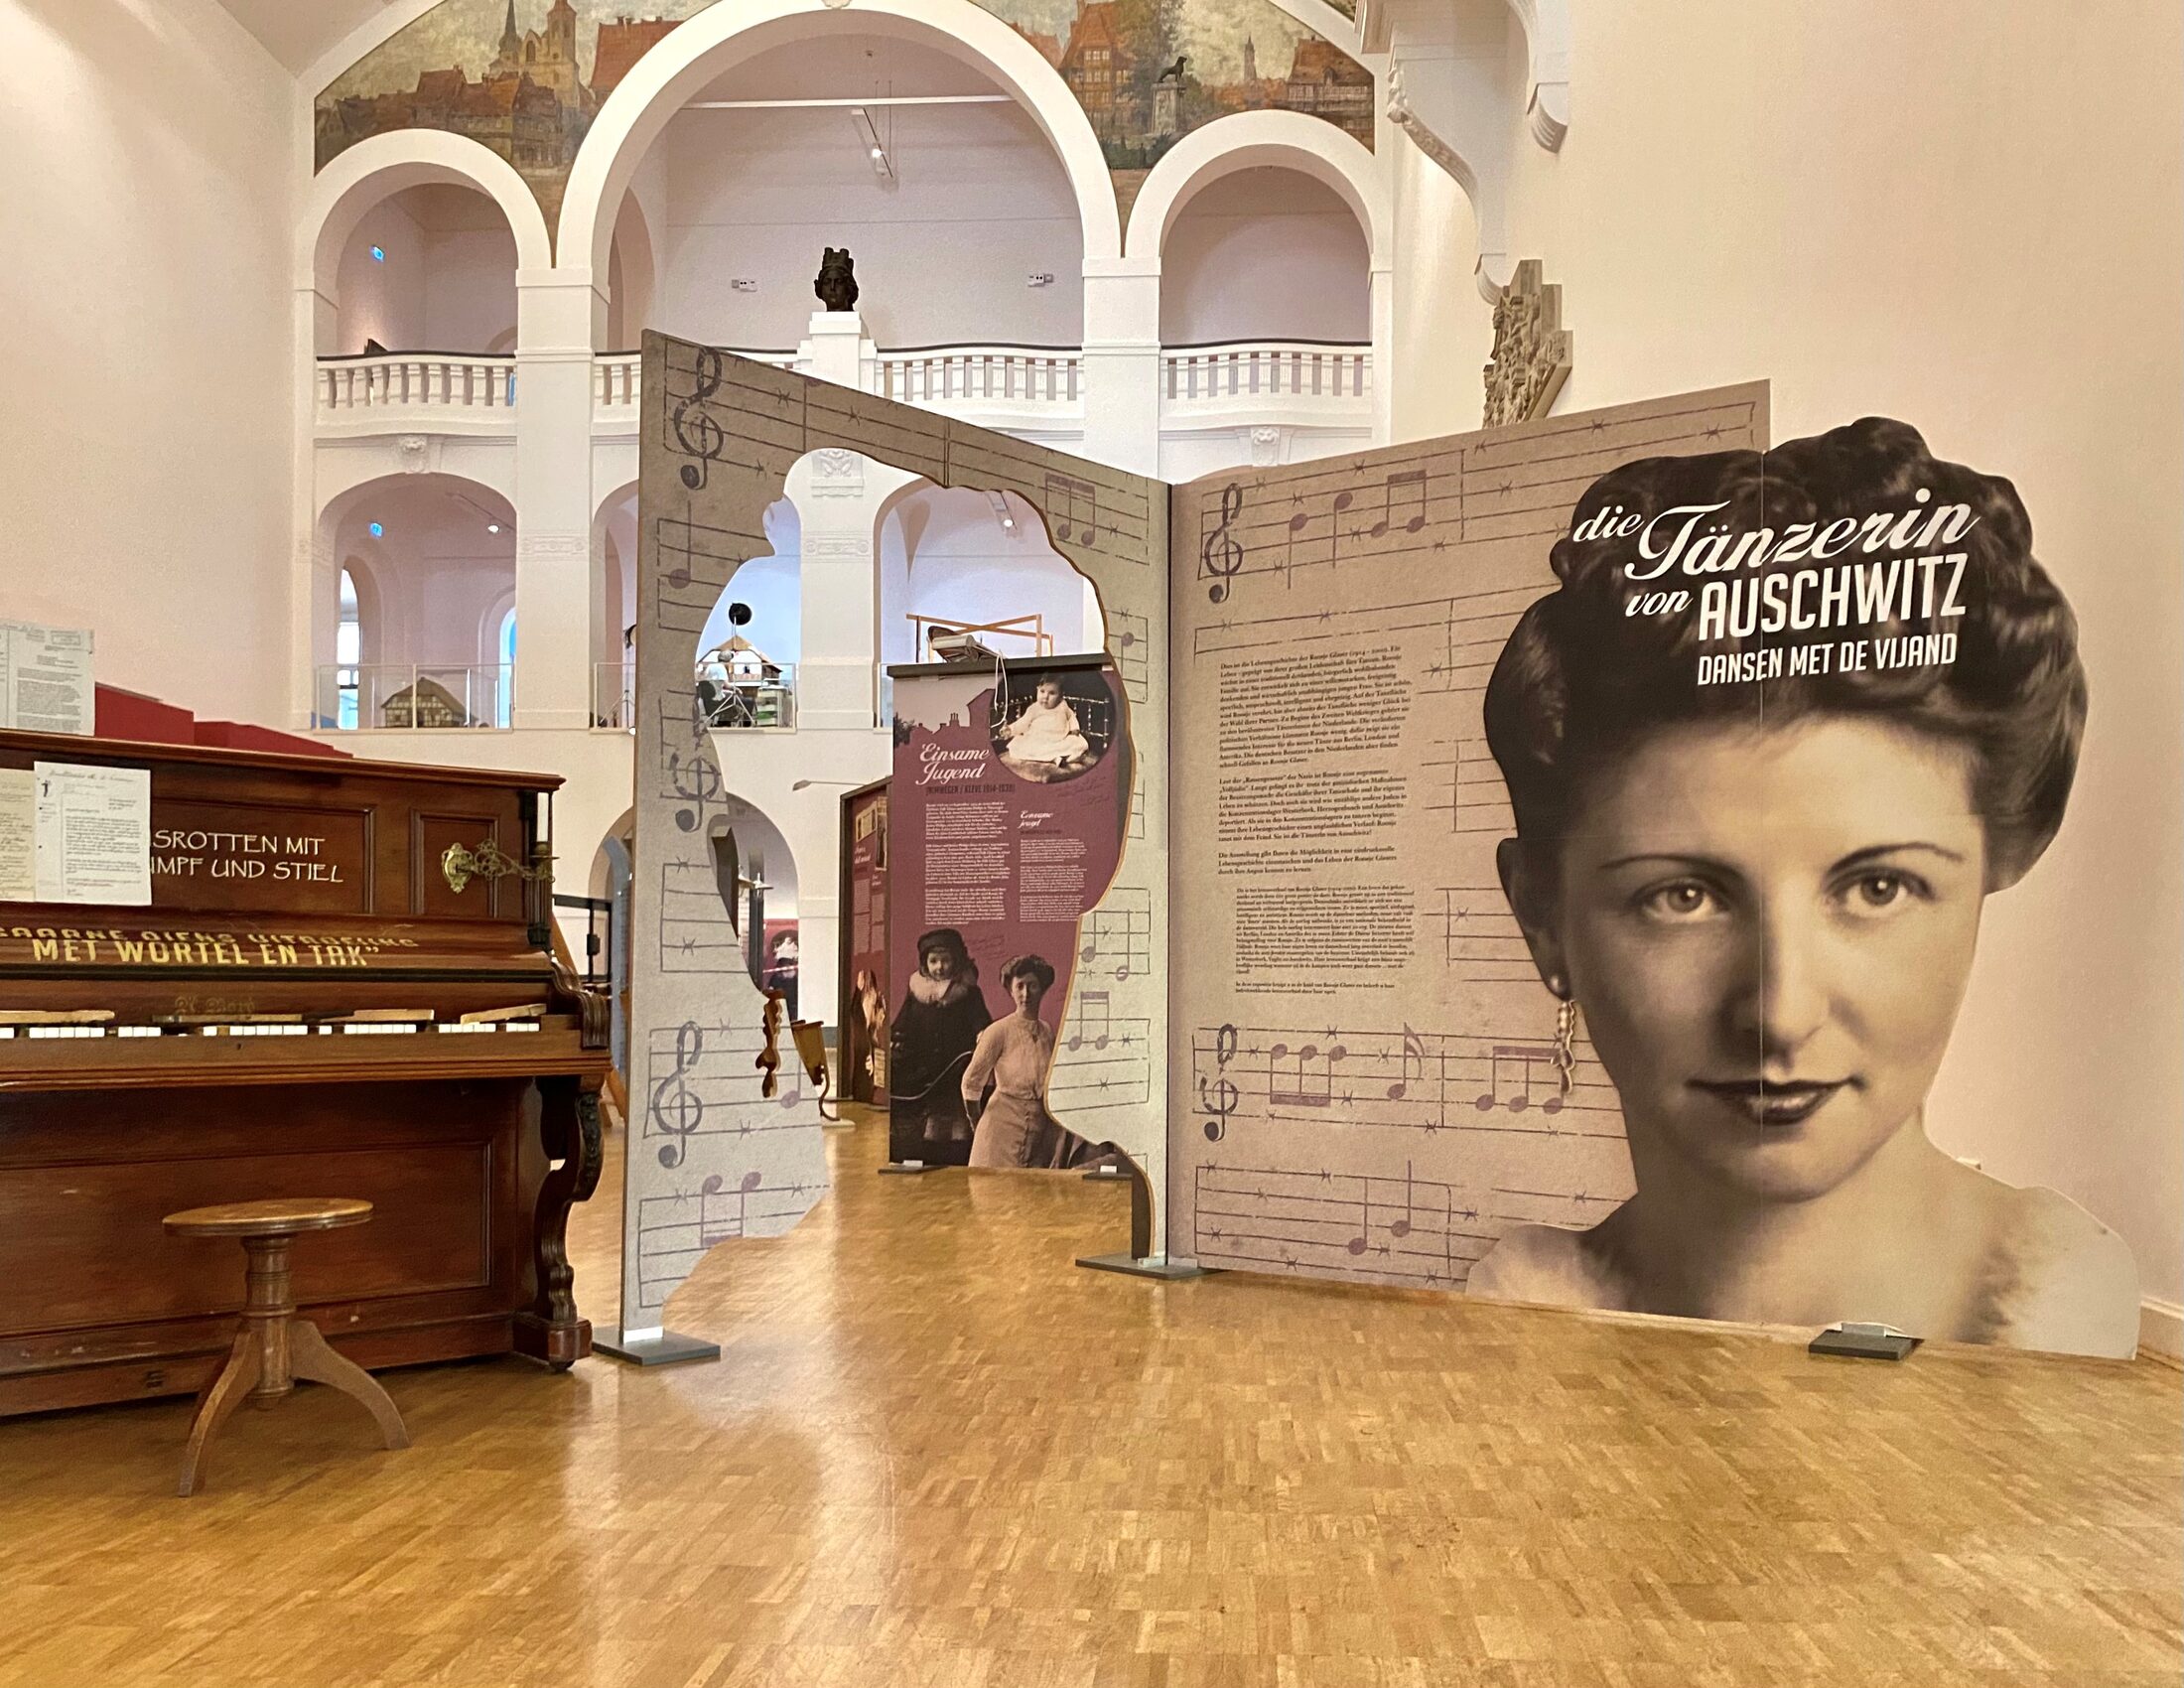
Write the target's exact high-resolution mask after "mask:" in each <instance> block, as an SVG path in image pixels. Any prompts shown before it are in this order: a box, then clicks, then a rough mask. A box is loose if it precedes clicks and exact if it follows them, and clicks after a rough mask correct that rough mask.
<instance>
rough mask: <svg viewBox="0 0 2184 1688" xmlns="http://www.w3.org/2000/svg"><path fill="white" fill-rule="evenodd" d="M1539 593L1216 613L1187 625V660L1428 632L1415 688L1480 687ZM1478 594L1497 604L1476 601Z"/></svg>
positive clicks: (1499, 590) (1528, 587)
mask: <svg viewBox="0 0 2184 1688" xmlns="http://www.w3.org/2000/svg"><path fill="white" fill-rule="evenodd" d="M1544 591H1545V588H1543V587H1541V586H1537V585H1533V584H1531V583H1527V584H1525V585H1522V586H1502V587H1485V588H1481V589H1480V590H1478V591H1475V592H1459V593H1453V594H1450V595H1449V596H1447V597H1445V598H1419V599H1412V600H1408V601H1406V602H1402V603H1396V604H1372V605H1365V606H1362V607H1359V608H1355V609H1347V610H1336V609H1331V608H1330V609H1325V610H1316V611H1300V612H1290V613H1285V614H1281V615H1270V616H1248V617H1243V618H1241V619H1239V618H1236V617H1224V618H1223V619H1222V620H1221V621H1218V622H1215V623H1212V624H1210V625H1208V626H1205V627H1199V628H1193V629H1192V630H1191V634H1190V654H1191V659H1192V660H1193V661H1198V660H1200V659H1202V658H1204V657H1207V656H1226V655H1229V654H1231V653H1234V652H1237V651H1249V650H1261V649H1282V650H1295V649H1297V648H1299V647H1302V646H1305V645H1310V644H1315V643H1321V642H1325V641H1328V640H1333V639H1354V638H1363V637H1374V636H1379V637H1399V636H1402V635H1405V634H1411V633H1436V634H1438V635H1439V638H1440V645H1441V648H1440V652H1439V654H1438V656H1437V657H1435V658H1434V659H1432V660H1430V661H1428V662H1427V663H1426V665H1425V667H1424V671H1423V672H1424V678H1423V679H1422V681H1421V686H1422V688H1423V689H1425V690H1428V691H1434V692H1464V691H1483V690H1484V689H1485V686H1486V677H1487V675H1488V674H1490V673H1492V672H1493V668H1494V662H1495V659H1496V658H1497V657H1498V656H1499V655H1500V653H1501V648H1502V646H1503V644H1504V643H1506V642H1507V640H1508V637H1509V633H1510V631H1511V630H1512V629H1513V628H1515V627H1516V625H1517V621H1518V618H1519V617H1521V616H1522V615H1523V614H1524V612H1525V611H1526V610H1527V609H1528V608H1530V607H1531V605H1532V604H1533V603H1535V602H1536V601H1537V600H1538V599H1539V598H1540V597H1541V596H1542V595H1543V593H1544ZM1482 600H1496V601H1497V602H1493V603H1491V604H1482V603H1481V601H1482Z"/></svg>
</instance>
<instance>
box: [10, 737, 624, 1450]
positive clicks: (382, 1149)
mask: <svg viewBox="0 0 2184 1688" xmlns="http://www.w3.org/2000/svg"><path fill="white" fill-rule="evenodd" d="M38 762H53V763H72V764H93V765H106V766H120V767H131V768H145V769H149V770H150V774H151V791H152V838H153V850H152V856H153V864H152V866H153V873H152V903H151V906H150V907H149V908H115V907H94V906H87V905H80V904H72V903H70V904H61V903H55V904H45V905H40V904H25V903H11V902H0V1414H5V1413H16V1412H35V1411H40V1410H44V1409H47V1408H52V1407H67V1406H76V1405H81V1404H85V1403H88V1402H95V1401H114V1400H127V1399H134V1398H139V1397H144V1396H152V1395H166V1394H176V1393H187V1392H190V1391H193V1390H195V1389H197V1388H198V1387H200V1386H201V1385H202V1384H203V1383H204V1381H205V1379H206V1378H207V1377H209V1376H210V1375H211V1374H212V1373H213V1372H214V1371H215V1370H216V1369H217V1367H218V1364H219V1362H220V1360H221V1358H222V1357H224V1354H225V1350H226V1346H227V1343H228V1340H229V1337H230V1334H231V1332H232V1329H233V1318H234V1315H235V1313H236V1310H237V1309H238V1308H239V1306H240V1305H241V1301H242V1287H243V1274H242V1257H241V1254H240V1251H238V1250H235V1249H232V1248H223V1247H218V1246H215V1245H212V1244H208V1243H205V1242H199V1241H187V1240H181V1239H177V1238H173V1237H170V1236H168V1235H167V1234H166V1233H165V1231H164V1230H163V1229H162V1227H161V1224H160V1220H161V1218H162V1216H163V1215H164V1214H166V1213H169V1212H173V1211H175V1210H176V1209H178V1208H183V1207H192V1206H197V1205H200V1204H204V1203H207V1202H220V1201H242V1200H250V1199H254V1198H257V1197H262V1196H362V1197H364V1198H366V1199H368V1200H370V1201H371V1202H372V1203H373V1204H374V1206H375V1209H376V1211H375V1213H374V1215H373V1218H372V1221H371V1222H370V1223H369V1224H366V1225H361V1226H358V1227H356V1228H354V1229H350V1230H342V1231H334V1232H330V1233H328V1234H327V1235H325V1236H323V1237H318V1236H315V1237H312V1238H310V1239H309V1240H308V1241H307V1242H306V1243H304V1244H302V1245H300V1246H299V1247H298V1248H297V1250H296V1256H295V1269H296V1282H297V1294H298V1300H299V1301H300V1302H301V1304H302V1305H303V1307H304V1309H305V1311H306V1312H307V1313H308V1314H309V1316H310V1317H311V1318H312V1319H313V1320H314V1321H315V1322H316V1323H317V1324H318V1325H319V1327H320V1329H321V1330H322V1331H323V1332H324V1333H325V1334H326V1336H327V1337H328V1338H329V1339H330V1340H331V1341H332V1342H333V1343H334V1345H335V1346H336V1347H337V1348H339V1349H340V1350H341V1352H343V1353H345V1354H346V1355H348V1357H349V1358H351V1359H353V1360H355V1361H356V1362H357V1363H359V1364H361V1365H364V1366H367V1367H373V1366H387V1365H401V1364H407V1363H411V1362H414V1361H420V1360H434V1359H448V1358H455V1357H459V1356H464V1355H472V1354H494V1353H508V1352H514V1353H520V1354H526V1355H529V1356H531V1357H532V1358H534V1359H537V1360H539V1361H542V1362H544V1363H545V1364H547V1365H550V1366H552V1367H554V1368H556V1369H560V1368H563V1367H566V1366H567V1365H569V1364H570V1363H572V1362H573V1361H575V1360H576V1359H578V1358H580V1357H582V1356H583V1355H584V1354H585V1353H587V1352H588V1351H589V1350H590V1346H591V1327H590V1326H589V1325H588V1324H587V1323H586V1322H585V1321H584V1320H582V1319H580V1318H579V1317H578V1316H577V1310H576V1303H575V1299H574V1296H573V1293H572V1283H571V1273H570V1270H569V1266H568V1261H567V1256H566V1252H565V1248H564V1233H565V1227H566V1224H567V1220H568V1213H569V1207H570V1204H571V1203H572V1202H574V1201H579V1200H582V1199H584V1198H585V1197H587V1196H590V1195H591V1193H592V1189H593V1187H594V1185H595V1184H596V1183H597V1181H598V1177H599V1168H600V1148H601V1144H600V1123H599V1109H598V1102H597V1097H598V1092H599V1088H600V1086H601V1084H602V1082H603V1081H604V1080H605V1078H606V1075H607V1072H608V1065H609V1058H610V1057H609V1055H608V1049H607V1043H608V1022H607V1003H606V1000H605V998H603V997H599V996H595V995H591V994H589V993H586V992H584V991H582V990H581V988H580V987H579V986H578V985H577V982H576V980H575V979H574V978H573V977H572V976H571V975H570V974H569V972H568V970H567V969H566V967H564V966H560V965H558V964H557V963H556V962H555V960H554V957H553V949H552V941H551V926H550V923H549V922H550V918H551V884H550V882H549V880H548V879H547V878H546V875H545V871H544V864H545V862H546V860H547V855H546V851H547V848H548V840H547V835H546V824H547V822H548V821H549V819H550V795H551V792H552V791H553V789H554V788H555V787H556V786H557V785H558V784H559V783H560V781H559V779H558V778H556V777H554V776H551V775H543V774H504V773H499V772H491V771H483V770H467V769H433V768H414V767H405V766H400V765H396V764H389V763H375V762H366V761H360V760H358V761H351V760H347V759H342V760H333V759H322V758H316V757H299V756H281V755H265V754H256V753H251V752H239V751H227V750H211V749H205V748H202V747H194V746H168V745H148V744H144V745H140V744H127V743H120V742H116V741H110V740H98V739H83V738H56V737H48V736H44V735H37V734H27V733H10V732H0V768H14V769H23V768H30V767H32V766H34V765H35V764H36V763H38ZM451 848H454V849H456V850H457V851H458V856H457V858H456V862H455V867H456V871H455V872H453V873H451V872H449V871H447V865H446V861H445V859H446V858H447V856H448V853H449V851H450V850H451ZM464 852H467V853H468V856H469V865H470V866H472V867H476V866H478V865H479V863H480V861H482V865H483V866H484V868H485V869H486V870H487V871H485V872H483V873H478V872H470V873H465V872H464V871H462V870H463V868H464V866H465V860H464V856H463V853H464ZM534 864H535V867H534ZM518 865H520V866H521V867H523V868H528V869H533V872H532V874H531V875H529V876H526V875H524V874H522V873H516V872H511V871H509V869H510V868H512V867H515V866H518ZM493 870H498V871H497V873H495V872H494V871H493ZM539 1007H542V1008H543V1010H544V1012H543V1013H532V1014H528V1015H527V1017H525V1018H519V1019H516V1020H512V1021H508V1020H496V1019H493V1018H489V1016H491V1015H492V1014H494V1013H496V1012H498V1011H505V1010H509V1009H519V1010H529V1009H533V1008H539ZM397 1011H412V1012H413V1013H415V1012H418V1011H429V1013H430V1016H431V1018H430V1021H429V1022H425V1023H416V1022H410V1023H395V1022H390V1021H388V1020H387V1019H386V1018H385V1017H386V1016H388V1015H390V1014H393V1013H395V1012H397ZM93 1012H95V1013H104V1014H109V1015H110V1019H108V1020H105V1021H103V1022H92V1023H89V1024H45V1025H30V1024H23V1023H21V1022H23V1021H24V1020H25V1019H26V1018H27V1017H43V1016H51V1015H57V1014H83V1013H93ZM465 1015H472V1016H478V1017H479V1018H475V1019H473V1020H470V1021H465V1019H464V1016H465ZM10 1021H13V1022H17V1023H16V1024H6V1023H5V1022H10Z"/></svg>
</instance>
